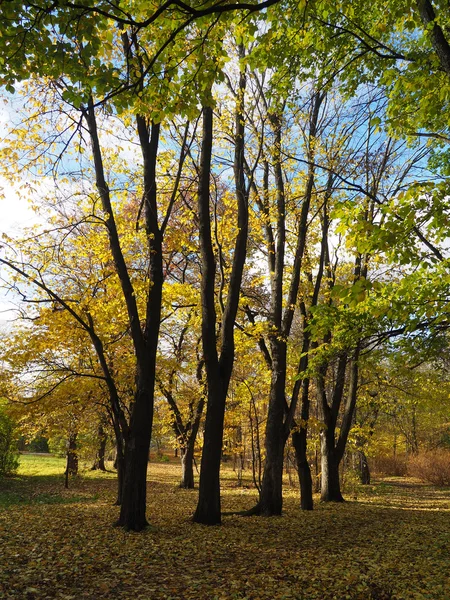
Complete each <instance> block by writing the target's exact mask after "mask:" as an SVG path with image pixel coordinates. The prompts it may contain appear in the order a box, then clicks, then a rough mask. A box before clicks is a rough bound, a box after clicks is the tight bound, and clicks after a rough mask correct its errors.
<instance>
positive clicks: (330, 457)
mask: <svg viewBox="0 0 450 600" xmlns="http://www.w3.org/2000/svg"><path fill="white" fill-rule="evenodd" d="M334 443H335V442H334V430H333V431H328V430H327V431H322V432H321V434H320V449H321V471H322V476H321V481H322V485H321V493H320V499H321V500H322V501H323V502H343V501H344V498H343V496H342V493H341V484H340V481H339V460H338V458H337V456H336V452H335V448H334Z"/></svg>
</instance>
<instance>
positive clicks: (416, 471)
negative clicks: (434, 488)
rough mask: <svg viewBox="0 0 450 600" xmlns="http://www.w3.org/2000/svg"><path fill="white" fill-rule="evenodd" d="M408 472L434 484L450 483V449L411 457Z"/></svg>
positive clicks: (443, 484) (444, 484)
mask: <svg viewBox="0 0 450 600" xmlns="http://www.w3.org/2000/svg"><path fill="white" fill-rule="evenodd" d="M408 474H409V475H412V476H413V477H417V478H418V479H422V480H423V481H428V482H429V483H432V484H433V485H439V486H446V485H450V450H443V449H440V450H432V451H430V452H423V453H421V454H419V455H417V456H413V457H411V458H410V459H409V461H408Z"/></svg>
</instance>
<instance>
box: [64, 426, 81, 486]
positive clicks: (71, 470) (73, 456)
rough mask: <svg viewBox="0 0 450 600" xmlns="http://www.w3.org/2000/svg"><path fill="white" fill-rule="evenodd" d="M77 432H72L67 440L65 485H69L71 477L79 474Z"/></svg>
mask: <svg viewBox="0 0 450 600" xmlns="http://www.w3.org/2000/svg"><path fill="white" fill-rule="evenodd" d="M77 436H78V434H77V433H71V434H70V435H69V439H68V441H67V454H66V456H67V461H66V471H65V481H64V486H65V487H66V488H68V487H69V477H70V476H72V477H73V476H75V475H78V454H77Z"/></svg>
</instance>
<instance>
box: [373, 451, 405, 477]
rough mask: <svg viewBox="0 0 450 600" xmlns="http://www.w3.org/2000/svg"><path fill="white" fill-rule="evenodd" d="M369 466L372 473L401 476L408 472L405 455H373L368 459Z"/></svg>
mask: <svg viewBox="0 0 450 600" xmlns="http://www.w3.org/2000/svg"><path fill="white" fill-rule="evenodd" d="M370 468H371V470H372V471H373V472H374V473H380V474H382V475H390V476H392V477H403V476H404V475H406V473H407V472H408V468H407V464H406V457H405V456H386V455H379V456H375V457H374V458H373V459H372V460H371V461H370Z"/></svg>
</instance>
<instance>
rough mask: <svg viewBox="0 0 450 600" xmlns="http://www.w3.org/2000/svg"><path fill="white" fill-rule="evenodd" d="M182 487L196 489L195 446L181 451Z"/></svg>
mask: <svg viewBox="0 0 450 600" xmlns="http://www.w3.org/2000/svg"><path fill="white" fill-rule="evenodd" d="M180 487H181V488H184V489H187V490H193V489H194V445H193V444H192V445H188V446H187V447H186V448H182V449H181V481H180Z"/></svg>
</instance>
